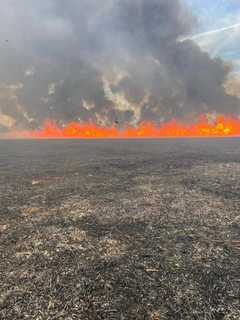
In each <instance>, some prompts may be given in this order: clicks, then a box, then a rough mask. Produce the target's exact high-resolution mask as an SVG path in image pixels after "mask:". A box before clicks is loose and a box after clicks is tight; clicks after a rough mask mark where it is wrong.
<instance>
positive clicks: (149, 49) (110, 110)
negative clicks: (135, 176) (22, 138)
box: [0, 0, 239, 128]
mask: <svg viewBox="0 0 240 320" xmlns="http://www.w3.org/2000/svg"><path fill="white" fill-rule="evenodd" d="M0 16H1V22H2V23H1V25H2V27H1V30H0V46H1V55H0V68H1V74H0V119H2V120H1V121H0V127H1V126H2V127H6V128H9V126H11V124H12V126H19V127H21V126H22V127H25V128H26V127H31V128H34V127H37V126H39V125H40V124H41V122H42V121H43V119H45V118H49V117H52V118H54V119H56V120H57V121H59V122H60V123H65V122H66V121H69V120H79V121H94V122H96V123H100V124H104V125H108V124H112V123H115V121H117V123H119V125H124V124H125V123H130V124H136V123H138V122H139V121H142V120H155V121H156V122H159V121H161V120H164V119H165V120H167V119H170V118H172V117H178V118H185V119H188V118H189V117H190V118H191V117H193V116H196V115H198V114H200V113H202V112H210V111H214V112H225V113H232V114H236V113H237V112H238V111H239V110H238V109H239V100H238V98H237V97H235V96H232V95H228V94H227V93H226V92H225V89H224V83H225V79H226V78H227V76H228V73H229V68H228V67H227V66H226V65H225V64H224V62H223V61H221V60H220V59H215V60H214V59H211V58H210V57H209V55H208V54H207V53H205V52H202V51H201V49H200V48H199V47H198V46H197V44H195V43H194V42H193V41H191V40H186V41H179V39H183V38H184V37H187V36H188V34H190V33H191V32H192V30H193V28H194V27H195V25H196V21H195V18H194V17H193V16H192V14H191V12H190V11H189V10H188V8H187V7H186V6H185V5H184V3H183V1H180V0H171V1H168V0H131V1H129V0H105V1H101V0H81V1H78V0H43V1H41V2H40V1H39V2H33V1H31V0H25V1H24V2H21V3H20V2H19V1H18V0H9V1H7V2H6V3H4V4H2V8H1V13H0Z"/></svg>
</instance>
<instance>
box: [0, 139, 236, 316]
mask: <svg viewBox="0 0 240 320" xmlns="http://www.w3.org/2000/svg"><path fill="white" fill-rule="evenodd" d="M0 182H1V183H0V254H1V260H0V319H11V320H12V319H38V320H40V319H84V320H85V319H120V320H123V319H126V320H129V319H149V320H160V319H161V320H162V319H184V320H186V319H189V320H190V319H191V320H193V319H205V320H210V319H223V320H233V319H240V303H239V297H240V289H239V288H240V216H239V214H240V213H239V212H240V210H239V209H240V201H239V200H240V140H239V139H237V138H236V139H202V140H201V139H199V140H198V139H195V140H191V139H185V140H184V139H179V140H176V139H175V140H174V139H173V140H171V139H166V140H125V141H124V140H108V141H104V140H100V141H94V140H91V141H89V140H66V141H64V140H52V141H1V142H0Z"/></svg>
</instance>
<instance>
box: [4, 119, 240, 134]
mask: <svg viewBox="0 0 240 320" xmlns="http://www.w3.org/2000/svg"><path fill="white" fill-rule="evenodd" d="M231 136H240V119H239V118H235V117H232V116H226V115H219V116H217V117H216V118H215V119H214V120H212V121H209V119H208V117H207V115H201V116H200V117H199V119H198V121H196V122H195V123H192V124H184V123H181V122H179V121H177V120H176V119H173V120H171V121H169V122H165V123H162V124H161V125H160V126H157V125H156V124H155V123H154V122H141V123H140V124H139V125H138V126H137V127H131V126H125V127H123V128H122V129H118V128H116V127H114V126H112V127H103V126H98V125H96V124H93V123H79V122H70V123H68V124H66V125H65V126H64V127H60V126H58V125H57V124H56V122H55V121H52V120H46V121H45V122H44V124H43V126H42V127H41V128H40V129H38V130H31V131H17V130H13V131H11V132H8V133H7V134H5V135H4V136H2V137H3V138H35V139H51V138H60V139H64V138H76V139H86V138H93V139H98V138H122V139H129V138H164V137H168V138H171V137H231Z"/></svg>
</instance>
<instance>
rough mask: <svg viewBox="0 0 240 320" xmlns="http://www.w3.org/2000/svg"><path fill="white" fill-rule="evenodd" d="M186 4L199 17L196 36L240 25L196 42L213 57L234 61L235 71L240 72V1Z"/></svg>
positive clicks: (189, 0)
mask: <svg viewBox="0 0 240 320" xmlns="http://www.w3.org/2000/svg"><path fill="white" fill-rule="evenodd" d="M185 2H186V3H187V4H188V5H189V6H190V8H191V9H192V10H193V12H194V13H195V15H196V16H197V19H198V26H197V27H196V28H195V33H196V34H197V33H201V32H205V31H206V32H207V31H211V30H217V29H221V28H225V27H228V26H232V25H237V24H239V26H237V27H236V28H234V29H229V30H225V31H220V32H219V33H213V34H211V35H206V36H203V37H200V38H198V39H197V40H196V41H197V42H198V44H199V45H200V46H201V47H202V49H204V50H206V51H208V52H209V53H210V54H211V55H212V56H213V57H216V56H220V57H222V58H223V59H225V60H228V61H233V62H234V71H235V72H236V71H239V72H240V0H214V1H210V0H185Z"/></svg>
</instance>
